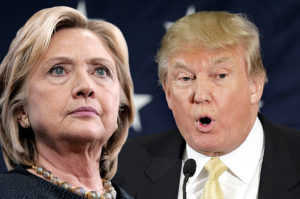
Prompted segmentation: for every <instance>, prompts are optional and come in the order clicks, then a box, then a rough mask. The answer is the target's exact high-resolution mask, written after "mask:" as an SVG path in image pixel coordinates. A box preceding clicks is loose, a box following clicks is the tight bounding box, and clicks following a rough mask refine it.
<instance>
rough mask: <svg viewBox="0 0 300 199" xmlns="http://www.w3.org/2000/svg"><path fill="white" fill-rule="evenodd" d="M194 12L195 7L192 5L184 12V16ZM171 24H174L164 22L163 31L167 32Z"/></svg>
mask: <svg viewBox="0 0 300 199" xmlns="http://www.w3.org/2000/svg"><path fill="white" fill-rule="evenodd" d="M195 12H196V7H195V6H194V5H189V6H188V8H187V10H186V13H185V15H190V14H193V13H195ZM173 23H174V22H170V21H167V22H165V23H164V27H165V29H166V30H168V29H169V28H170V27H171V26H172V24H173Z"/></svg>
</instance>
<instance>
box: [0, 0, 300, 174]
mask: <svg viewBox="0 0 300 199" xmlns="http://www.w3.org/2000/svg"><path fill="white" fill-rule="evenodd" d="M81 2H83V5H85V6H86V12H87V15H88V17H89V18H101V19H105V20H107V21H109V22H111V23H113V24H115V25H117V26H118V27H119V28H120V29H121V30H122V32H123V34H124V36H125V38H126V40H127V42H128V47H129V55H130V66H131V73H132V78H133V82H134V86H135V94H147V95H149V96H150V95H151V97H152V100H151V102H149V103H148V104H146V105H145V106H144V107H142V108H141V109H140V110H139V115H140V119H141V126H142V130H141V131H135V130H134V129H133V128H131V129H130V137H133V136H136V135H142V134H150V133H158V132H160V131H163V130H167V129H172V128H174V126H175V123H174V120H173V118H172V114H171V112H170V111H169V110H168V107H167V104H166V101H165V99H164V93H163V91H162V89H161V88H160V86H159V85H158V78H157V65H156V64H155V62H154V57H155V55H156V51H157V48H158V46H159V42H160V39H161V38H162V36H163V34H164V32H165V28H164V26H163V24H164V23H165V22H172V21H175V20H177V19H179V18H181V17H183V16H184V15H186V12H187V9H188V7H191V8H192V7H195V9H196V11H200V10H227V11H230V12H234V13H245V14H246V15H247V16H248V18H249V19H250V20H252V21H253V22H254V23H255V24H256V25H257V26H258V28H259V30H260V33H261V47H262V56H263V62H264V66H265V67H266V69H267V74H268V77H269V83H268V84H267V85H266V87H265V91H264V94H263V98H262V100H263V107H262V109H261V112H262V113H263V114H264V115H265V116H266V117H267V118H268V119H270V120H272V121H274V122H277V123H280V124H284V125H288V126H290V127H293V128H297V129H300V117H299V113H300V105H299V102H300V79H299V78H300V65H299V61H300V59H299V57H300V35H299V33H300V1H298V0H239V1H237V0H151V1H149V0H147V1H146V0H145V1H143V0H127V1H125V0H109V1H107V0H106V1H100V0H94V1H90V0H86V2H84V1H81ZM1 3H2V5H1V8H0V16H1V17H0V25H1V26H0V27H1V31H0V40H1V42H0V44H1V48H0V59H1V60H2V59H3V57H4V56H5V54H6V53H7V50H8V47H9V44H10V42H11V41H12V39H13V38H14V36H15V34H16V32H17V30H18V29H19V28H20V27H21V26H22V25H23V24H24V23H25V21H26V20H27V19H28V18H29V17H30V16H31V15H32V14H33V13H35V12H36V11H38V10H40V9H42V8H46V7H52V6H57V5H66V6H70V7H73V8H77V6H78V3H79V2H78V1H71V0H51V1H42V0H23V1H14V0H11V1H7V2H1ZM299 144H300V143H299ZM4 170H5V166H4V164H3V163H2V162H1V160H0V171H4Z"/></svg>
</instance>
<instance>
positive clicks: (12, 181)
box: [0, 166, 82, 199]
mask: <svg viewBox="0 0 300 199" xmlns="http://www.w3.org/2000/svg"><path fill="white" fill-rule="evenodd" d="M0 198H2V199H8V198H15V199H21V198H22V199H23V198H24V199H27V198H28V199H29V198H47V199H57V198H64V199H67V198H68V199H82V197H80V196H78V195H76V194H74V193H71V192H70V191H67V190H64V189H63V188H61V187H58V186H56V185H54V184H52V183H50V182H48V181H46V180H44V179H42V178H39V177H37V176H35V175H33V174H31V173H30V172H28V171H27V170H26V169H25V168H24V167H22V166H18V167H16V168H15V169H13V170H11V171H9V172H6V173H2V174H0Z"/></svg>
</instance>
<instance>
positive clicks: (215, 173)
mask: <svg viewBox="0 0 300 199" xmlns="http://www.w3.org/2000/svg"><path fill="white" fill-rule="evenodd" d="M204 168H205V169H206V170H207V172H208V173H209V179H210V180H218V178H219V177H220V175H221V174H222V173H223V172H224V171H226V170H227V166H226V165H225V164H224V163H223V162H222V161H221V160H220V159H219V158H217V157H213V158H211V159H210V160H209V161H208V162H207V163H206V165H205V166H204Z"/></svg>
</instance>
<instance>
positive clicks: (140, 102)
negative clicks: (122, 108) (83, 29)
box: [76, 0, 152, 132]
mask: <svg viewBox="0 0 300 199" xmlns="http://www.w3.org/2000/svg"><path fill="white" fill-rule="evenodd" d="M76 9H77V10H78V11H79V12H81V13H82V14H83V15H84V16H86V17H87V11H86V4H85V0H79V1H78V4H77V8H76ZM89 19H90V18H89ZM151 100H152V97H151V95H147V94H134V96H133V101H134V104H135V118H134V121H133V124H132V128H133V129H134V131H135V132H140V131H141V130H142V124H141V117H140V114H139V111H140V110H141V109H142V108H143V107H144V106H146V105H147V104H148V103H150V102H151Z"/></svg>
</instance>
